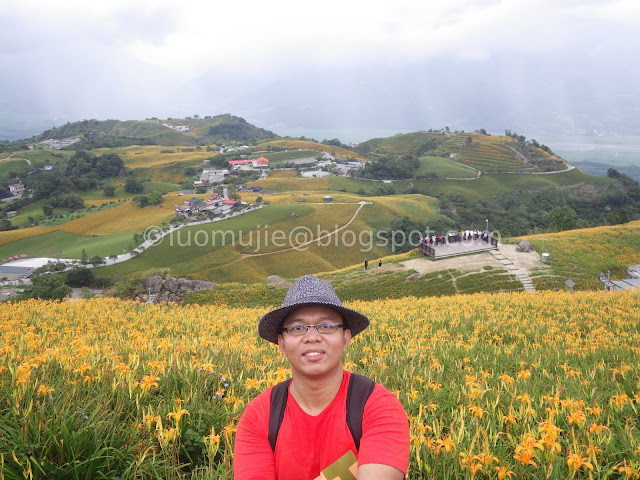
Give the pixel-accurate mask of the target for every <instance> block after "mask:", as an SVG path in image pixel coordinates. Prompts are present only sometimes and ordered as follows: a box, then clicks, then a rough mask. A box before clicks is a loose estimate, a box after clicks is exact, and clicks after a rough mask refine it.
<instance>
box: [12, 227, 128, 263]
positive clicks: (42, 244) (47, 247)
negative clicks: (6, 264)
mask: <svg viewBox="0 0 640 480" xmlns="http://www.w3.org/2000/svg"><path fill="white" fill-rule="evenodd" d="M132 246H133V237H132V235H131V233H130V232H124V233H115V234H111V235H100V236H95V237H91V238H89V237H85V236H83V235H75V234H73V233H67V232H61V231H54V232H51V233H47V234H45V235H37V236H35V237H29V238H25V239H22V240H20V241H19V242H12V243H8V244H6V245H3V246H0V258H8V257H12V256H14V255H22V254H26V255H29V256H31V257H55V258H76V259H80V258H81V257H82V250H85V251H86V253H87V255H88V256H89V258H91V257H94V256H96V255H99V256H101V257H107V256H109V255H119V254H122V253H123V252H124V250H126V251H127V252H128V251H130V249H131V247H132Z"/></svg>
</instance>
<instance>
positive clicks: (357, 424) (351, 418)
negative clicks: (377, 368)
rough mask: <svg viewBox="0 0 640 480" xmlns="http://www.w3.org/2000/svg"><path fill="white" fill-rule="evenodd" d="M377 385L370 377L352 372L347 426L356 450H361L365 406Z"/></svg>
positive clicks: (348, 395) (348, 392)
mask: <svg viewBox="0 0 640 480" xmlns="http://www.w3.org/2000/svg"><path fill="white" fill-rule="evenodd" d="M375 386H376V383H375V382H374V381H373V380H371V379H370V378H369V377H365V376H363V375H358V374H357V373H352V374H351V380H350V381H349V389H348V390H347V426H348V427H349V431H350V432H351V436H352V437H353V441H354V443H355V444H356V450H360V439H361V438H362V416H363V415H364V406H365V404H366V403H367V400H368V399H369V396H370V395H371V392H373V389H374V387H375Z"/></svg>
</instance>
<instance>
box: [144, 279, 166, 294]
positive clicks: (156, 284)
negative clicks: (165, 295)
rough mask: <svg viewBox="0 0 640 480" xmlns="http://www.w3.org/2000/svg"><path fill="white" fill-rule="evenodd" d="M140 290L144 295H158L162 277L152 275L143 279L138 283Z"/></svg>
mask: <svg viewBox="0 0 640 480" xmlns="http://www.w3.org/2000/svg"><path fill="white" fill-rule="evenodd" d="M140 284H141V286H142V290H143V291H144V292H145V293H146V292H149V291H151V293H159V292H160V290H162V277H161V276H160V275H154V276H153V277H145V278H143V279H142V280H141V281H140Z"/></svg>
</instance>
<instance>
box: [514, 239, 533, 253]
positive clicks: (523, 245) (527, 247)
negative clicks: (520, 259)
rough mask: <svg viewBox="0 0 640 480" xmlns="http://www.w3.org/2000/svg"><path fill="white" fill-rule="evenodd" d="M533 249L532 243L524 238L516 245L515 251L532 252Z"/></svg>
mask: <svg viewBox="0 0 640 480" xmlns="http://www.w3.org/2000/svg"><path fill="white" fill-rule="evenodd" d="M533 251H534V248H533V245H532V244H531V242H530V241H529V240H527V239H526V238H525V239H524V240H522V241H521V242H520V243H519V244H518V246H517V247H516V252H533Z"/></svg>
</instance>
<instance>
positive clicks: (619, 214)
mask: <svg viewBox="0 0 640 480" xmlns="http://www.w3.org/2000/svg"><path fill="white" fill-rule="evenodd" d="M607 222H608V223H609V225H620V224H622V223H628V222H629V212H628V211H627V209H626V208H619V209H618V210H616V211H615V212H611V213H610V214H609V215H608V216H607Z"/></svg>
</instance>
